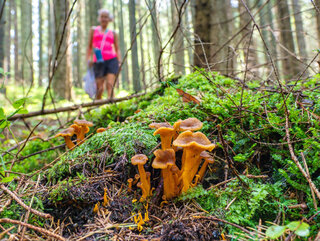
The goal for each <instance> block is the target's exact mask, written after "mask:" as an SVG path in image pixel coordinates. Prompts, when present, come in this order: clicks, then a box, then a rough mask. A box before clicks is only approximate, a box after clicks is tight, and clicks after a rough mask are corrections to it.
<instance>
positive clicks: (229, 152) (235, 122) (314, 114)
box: [0, 72, 320, 240]
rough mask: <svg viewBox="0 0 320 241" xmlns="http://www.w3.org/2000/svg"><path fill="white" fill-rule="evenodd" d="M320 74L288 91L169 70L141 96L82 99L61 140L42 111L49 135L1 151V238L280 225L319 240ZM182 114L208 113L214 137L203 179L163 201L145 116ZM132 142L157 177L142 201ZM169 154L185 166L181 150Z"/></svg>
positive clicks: (232, 231)
mask: <svg viewBox="0 0 320 241" xmlns="http://www.w3.org/2000/svg"><path fill="white" fill-rule="evenodd" d="M317 82H318V77H317V76H315V77H314V78H312V79H310V80H308V81H306V82H305V83H299V84H298V85H296V86H295V87H294V88H293V89H292V90H290V88H291V86H290V87H288V89H286V90H285V91H286V93H287V94H286V97H287V99H286V102H285V103H284V101H283V92H284V91H281V89H279V88H276V87H272V88H271V87H261V86H260V84H259V83H254V82H252V83H246V84H243V83H241V82H239V81H236V80H233V79H229V78H226V77H224V76H220V75H217V74H214V73H213V74H208V73H199V72H196V73H193V74H190V75H187V76H183V77H182V78H180V79H179V81H178V80H176V79H173V80H168V81H167V82H166V83H164V84H163V86H162V87H161V88H160V89H158V90H157V91H155V92H153V93H150V94H147V95H146V96H143V97H141V98H137V99H132V100H128V101H125V102H121V103H119V104H113V105H108V106H105V107H101V108H98V109H96V110H91V111H89V112H88V113H86V114H85V116H84V118H85V119H86V120H89V121H92V122H93V123H94V126H93V127H90V132H89V133H88V134H87V140H86V141H85V142H84V143H83V144H81V145H79V146H76V147H75V148H74V149H72V150H67V151H65V149H64V147H62V148H55V149H53V148H54V147H55V146H58V145H61V144H62V143H63V142H62V139H54V138H51V137H52V136H54V135H55V134H56V132H57V130H56V127H55V128H54V125H53V124H52V120H50V119H48V120H46V121H44V123H43V124H44V126H45V127H46V128H44V127H42V129H39V133H43V135H44V136H45V137H43V138H41V139H39V138H38V139H34V140H31V141H28V142H27V144H26V145H25V147H24V148H23V150H20V151H19V153H17V151H16V150H12V151H11V153H12V154H6V155H2V169H1V175H2V176H3V178H2V183H1V189H2V190H1V191H0V198H1V199H0V211H1V212H0V223H1V226H0V228H1V229H2V231H1V232H0V239H1V238H5V239H10V240H15V239H20V238H22V236H23V237H24V238H25V239H26V240H36V239H37V240H59V239H61V240H63V239H67V240H267V239H275V237H276V236H277V235H278V236H277V237H279V239H280V240H316V239H317V236H320V233H319V230H320V212H319V210H318V205H319V197H317V193H316V192H317V190H319V189H320V160H319V159H320V156H319V151H318V149H319V148H318V147H319V143H320V142H319V136H320V135H319V134H320V126H319V115H320V101H319V98H318V94H319V93H317V91H318V90H317V89H318V85H317ZM289 90H290V92H289ZM288 93H289V94H288ZM284 107H287V110H288V111H287V112H286V108H284ZM288 113H289V114H288ZM187 118H197V119H199V120H200V121H201V122H202V123H203V126H202V128H201V130H200V131H201V132H202V133H203V134H204V135H205V136H206V137H207V138H208V139H209V140H210V141H211V142H212V143H214V144H216V148H215V149H214V150H213V151H211V153H210V154H211V155H212V157H213V158H214V160H215V162H214V163H213V164H209V166H208V170H207V172H206V175H205V177H204V178H203V180H202V181H201V182H200V183H199V184H198V185H195V187H193V188H190V189H189V190H188V191H187V192H185V193H182V194H181V195H179V196H177V197H175V198H173V199H172V200H167V201H164V200H163V199H162V197H163V186H164V184H163V179H162V176H161V173H160V171H159V170H158V169H153V168H152V162H153V160H154V159H155V156H154V152H155V150H156V149H158V148H160V138H159V137H158V136H154V135H153V133H154V131H155V130H153V129H151V128H150V127H149V124H151V123H154V122H157V123H159V122H168V123H170V124H171V125H173V124H174V123H175V122H177V121H179V120H185V119H187ZM286 120H288V122H289V127H288V125H287V123H288V122H287V121H286ZM69 124H70V125H71V124H72V122H71V123H69ZM19 125H20V124H18V123H17V124H15V123H13V124H12V126H11V128H12V129H13V130H15V128H18V126H19ZM107 126H109V127H110V128H109V129H107V130H106V131H104V132H102V133H96V130H97V129H98V128H99V127H107ZM46 129H47V130H46ZM288 129H289V135H290V136H289V137H290V138H291V139H289V140H288ZM54 132H55V133H54ZM24 133H25V132H24ZM39 133H37V134H39ZM34 135H35V134H34ZM44 140H45V141H44ZM288 143H290V144H291V146H293V148H294V149H293V154H294V155H295V156H298V161H299V163H301V165H303V167H304V170H306V172H307V173H308V178H309V181H310V180H311V181H312V182H313V183H314V188H313V189H311V188H310V182H308V180H307V178H306V177H305V176H304V175H303V173H302V172H301V170H300V169H299V168H298V167H297V164H296V163H295V162H294V161H293V160H292V152H290V150H289V148H288ZM292 143H293V144H292ZM7 145H8V144H6V143H4V144H3V146H1V149H2V150H4V151H5V150H7V149H8V148H7ZM43 150H47V151H45V152H42V153H39V154H37V155H33V154H34V153H37V152H39V151H43ZM135 154H145V155H146V156H147V157H148V162H147V163H146V164H145V165H144V167H145V169H146V171H148V172H150V173H151V182H150V183H151V187H153V188H154V190H153V192H152V195H151V196H150V197H148V198H147V200H146V201H142V202H140V198H141V189H140V188H138V187H136V185H133V187H132V188H131V190H130V188H128V179H130V178H134V177H135V175H136V174H137V173H138V168H137V167H136V166H133V165H132V164H131V158H132V157H133V156H134V155H135ZM175 155H176V165H177V166H178V168H181V162H182V161H181V159H182V151H177V152H176V154H175ZM24 157H28V158H24ZM8 190H9V191H8ZM10 190H11V191H13V193H12V192H10ZM30 207H31V208H32V209H30ZM12 220H16V221H12ZM28 225H29V226H28ZM30 225H33V226H30ZM272 225H274V226H273V228H270V226H272ZM24 226H26V227H27V229H26V230H24V228H23V227H24Z"/></svg>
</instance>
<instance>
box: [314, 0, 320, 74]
mask: <svg viewBox="0 0 320 241" xmlns="http://www.w3.org/2000/svg"><path fill="white" fill-rule="evenodd" d="M314 3H315V6H316V9H315V14H316V22H317V35H318V43H319V44H318V48H320V0H314ZM318 65H319V72H320V57H319V58H318Z"/></svg>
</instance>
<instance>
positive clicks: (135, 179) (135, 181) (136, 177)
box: [132, 174, 140, 185]
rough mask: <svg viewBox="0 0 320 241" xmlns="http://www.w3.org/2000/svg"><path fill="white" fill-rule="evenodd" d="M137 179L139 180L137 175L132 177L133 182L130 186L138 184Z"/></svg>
mask: <svg viewBox="0 0 320 241" xmlns="http://www.w3.org/2000/svg"><path fill="white" fill-rule="evenodd" d="M139 179H140V175H139V174H136V175H134V181H133V183H132V185H136V184H137V183H138V182H139Z"/></svg>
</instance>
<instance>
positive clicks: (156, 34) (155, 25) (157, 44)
mask: <svg viewBox="0 0 320 241" xmlns="http://www.w3.org/2000/svg"><path fill="white" fill-rule="evenodd" d="M148 8H149V11H150V14H151V31H152V46H153V59H154V65H155V66H157V65H158V62H159V55H160V48H161V33H160V31H159V20H158V12H157V4H156V1H155V0H148ZM160 65H162V60H160ZM162 72H163V70H162V66H160V75H161V76H162ZM157 78H158V79H159V78H160V76H157Z"/></svg>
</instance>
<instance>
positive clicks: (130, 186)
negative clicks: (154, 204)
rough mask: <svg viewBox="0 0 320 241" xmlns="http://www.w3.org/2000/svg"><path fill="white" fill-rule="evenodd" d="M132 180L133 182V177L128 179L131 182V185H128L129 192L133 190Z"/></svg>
mask: <svg viewBox="0 0 320 241" xmlns="http://www.w3.org/2000/svg"><path fill="white" fill-rule="evenodd" d="M132 182H133V179H132V178H129V179H128V184H129V186H128V192H131V191H132Z"/></svg>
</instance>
